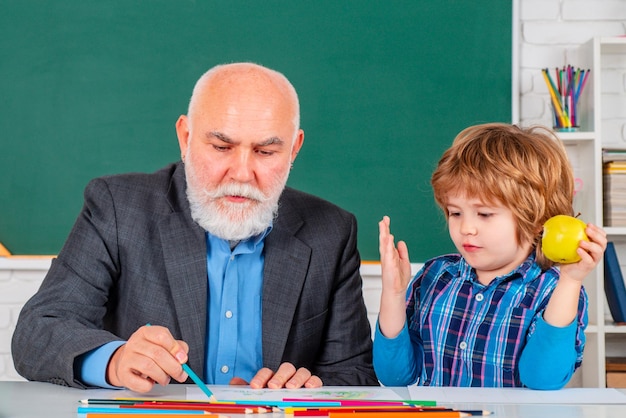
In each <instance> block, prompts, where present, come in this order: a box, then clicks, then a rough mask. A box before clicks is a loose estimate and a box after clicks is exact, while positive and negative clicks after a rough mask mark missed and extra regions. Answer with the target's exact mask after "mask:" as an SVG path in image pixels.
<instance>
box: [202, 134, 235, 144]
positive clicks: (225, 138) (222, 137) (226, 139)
mask: <svg viewBox="0 0 626 418" xmlns="http://www.w3.org/2000/svg"><path fill="white" fill-rule="evenodd" d="M206 137H207V138H211V137H213V138H217V139H219V140H220V141H223V142H226V143H228V144H236V143H237V142H236V141H235V140H233V139H232V138H230V137H229V136H228V135H225V134H223V133H221V132H217V131H210V132H207V134H206Z"/></svg>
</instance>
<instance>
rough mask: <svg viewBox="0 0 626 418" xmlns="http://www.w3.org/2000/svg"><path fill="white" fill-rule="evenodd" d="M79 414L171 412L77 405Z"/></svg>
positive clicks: (192, 411)
mask: <svg viewBox="0 0 626 418" xmlns="http://www.w3.org/2000/svg"><path fill="white" fill-rule="evenodd" d="M77 412H78V413H79V414H90V413H91V414H95V413H97V414H134V415H138V414H144V415H146V414H148V415H149V414H152V415H158V416H161V415H162V414H171V413H172V411H171V410H167V409H150V408H135V409H126V408H116V407H108V408H107V407H90V406H79V407H78V411H77ZM176 414H178V415H186V416H188V417H189V416H192V415H205V414H208V412H205V411H202V410H196V409H189V410H180V411H176Z"/></svg>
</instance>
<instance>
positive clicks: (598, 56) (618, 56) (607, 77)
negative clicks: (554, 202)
mask: <svg viewBox="0 0 626 418" xmlns="http://www.w3.org/2000/svg"><path fill="white" fill-rule="evenodd" d="M577 52H578V60H579V62H572V63H571V64H572V65H575V66H579V67H581V68H589V69H591V74H590V77H591V79H590V80H589V83H588V84H587V86H586V87H585V89H586V91H585V92H584V93H583V96H582V97H581V99H580V100H581V103H580V105H581V106H582V108H581V110H580V113H579V114H580V115H581V116H582V115H585V118H584V119H583V120H582V121H581V124H580V125H581V129H582V131H581V132H574V133H562V134H559V136H560V137H561V139H562V140H563V141H564V143H565V144H566V148H567V150H568V155H569V156H570V159H571V161H572V166H573V168H574V172H575V175H576V177H578V178H580V179H582V181H583V187H582V189H581V191H580V192H578V193H577V194H576V196H575V198H574V208H575V210H576V211H578V212H580V213H581V218H582V219H583V220H585V221H586V222H593V223H596V224H598V225H603V227H604V228H605V230H606V232H607V234H608V238H609V240H610V241H613V242H615V246H616V250H617V254H618V257H619V258H620V261H621V263H620V264H621V265H622V269H623V271H625V272H626V270H624V268H626V226H623V227H621V226H620V227H613V226H606V225H604V213H603V209H604V208H603V187H602V186H603V183H602V149H603V148H613V149H626V141H625V140H624V138H626V91H625V90H626V89H625V87H624V81H623V80H624V77H625V76H626V37H599V38H593V39H591V40H589V41H588V42H586V43H585V44H583V45H581V46H580V48H579V49H578V51H577ZM620 109H621V110H620ZM620 111H623V112H624V113H623V114H620ZM585 288H586V289H587V293H588V294H589V327H588V328H587V333H586V335H587V346H586V347H585V356H584V360H583V364H582V367H581V370H580V374H581V377H580V378H581V385H582V386H584V387H605V386H606V357H624V356H626V327H624V326H617V325H615V324H614V323H613V319H612V318H611V315H610V312H609V310H608V304H607V302H606V296H605V293H604V268H603V265H602V263H600V265H598V267H597V268H596V269H595V270H594V271H593V272H592V273H591V274H590V275H589V277H587V279H586V280H585Z"/></svg>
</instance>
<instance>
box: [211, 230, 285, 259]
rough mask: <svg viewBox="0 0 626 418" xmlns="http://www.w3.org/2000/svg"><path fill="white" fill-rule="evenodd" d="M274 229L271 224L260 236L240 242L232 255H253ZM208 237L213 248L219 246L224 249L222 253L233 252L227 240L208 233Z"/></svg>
mask: <svg viewBox="0 0 626 418" xmlns="http://www.w3.org/2000/svg"><path fill="white" fill-rule="evenodd" d="M273 227H274V225H273V223H272V224H270V226H268V227H267V229H265V231H263V232H261V233H260V234H258V235H255V236H252V237H250V238H246V239H244V240H241V241H239V244H237V245H236V246H235V248H233V250H232V253H233V254H242V253H253V252H254V251H255V250H256V248H257V247H258V246H259V245H260V244H262V243H263V242H264V241H265V237H267V235H268V234H269V233H270V232H271V231H272V228H273ZM206 235H207V238H208V242H210V244H211V245H212V246H216V245H218V246H219V248H221V249H222V251H226V249H228V252H231V251H230V244H229V242H228V241H227V240H225V239H222V238H219V237H216V236H215V235H213V234H210V233H208V232H206Z"/></svg>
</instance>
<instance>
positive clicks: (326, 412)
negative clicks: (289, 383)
mask: <svg viewBox="0 0 626 418" xmlns="http://www.w3.org/2000/svg"><path fill="white" fill-rule="evenodd" d="M284 412H285V415H293V416H294V417H330V414H331V412H335V413H337V412H345V413H350V412H352V413H357V414H356V417H355V418H358V417H359V416H360V415H359V414H361V413H363V412H377V413H381V414H385V413H388V414H389V416H390V417H395V416H396V415H395V414H397V413H398V412H409V413H411V414H417V415H418V416H423V415H421V414H422V413H426V412H436V413H442V412H460V413H461V414H465V415H463V416H469V415H472V416H487V415H491V412H489V411H485V410H457V409H451V408H443V407H435V408H415V407H413V408H412V407H405V408H402V407H390V408H366V407H364V408H349V407H338V408H320V409H298V408H291V409H290V408H287V409H285V411H284ZM437 416H438V417H440V416H441V415H437Z"/></svg>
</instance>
